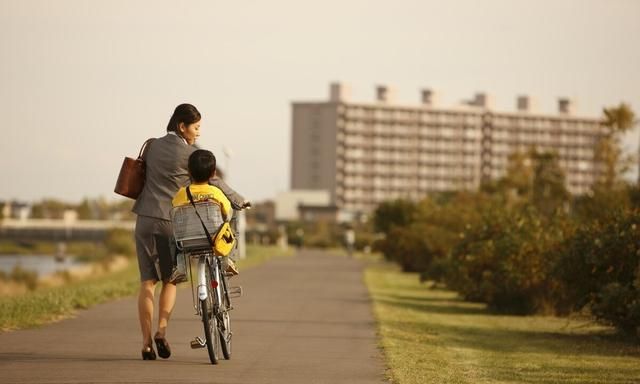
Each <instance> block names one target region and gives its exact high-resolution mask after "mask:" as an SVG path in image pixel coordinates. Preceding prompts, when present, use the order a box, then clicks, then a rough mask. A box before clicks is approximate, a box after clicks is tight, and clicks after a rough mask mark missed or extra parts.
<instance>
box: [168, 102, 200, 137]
mask: <svg viewBox="0 0 640 384" xmlns="http://www.w3.org/2000/svg"><path fill="white" fill-rule="evenodd" d="M200 119H201V116H200V112H198V109H196V107H194V106H193V105H191V104H180V105H178V106H177V107H176V110H175V111H173V115H172V116H171V119H170V120H169V124H167V132H176V133H178V125H180V123H184V124H185V125H189V124H193V123H197V122H198V121H200Z"/></svg>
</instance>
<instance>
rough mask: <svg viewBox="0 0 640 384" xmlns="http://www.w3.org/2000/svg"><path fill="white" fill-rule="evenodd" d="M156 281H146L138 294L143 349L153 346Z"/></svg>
mask: <svg viewBox="0 0 640 384" xmlns="http://www.w3.org/2000/svg"><path fill="white" fill-rule="evenodd" d="M155 285H156V280H145V281H143V282H142V283H140V292H139V293H138V318H139V320H140V330H141V331H142V347H143V348H145V347H149V346H151V324H152V322H153V293H154V292H153V291H154V289H155Z"/></svg>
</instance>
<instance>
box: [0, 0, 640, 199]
mask: <svg viewBox="0 0 640 384" xmlns="http://www.w3.org/2000/svg"><path fill="white" fill-rule="evenodd" d="M638 36H640V1H636V0H591V1H589V0H574V1H568V0H545V1H542V0H531V1H524V0H522V1H518V0H501V1H499V0H493V1H489V0H465V1H462V0H460V1H452V0H450V1H443V0H438V1H429V0H415V1H409V0H394V1H375V0H357V1H354V0H341V1H334V0H322V1H303V0H291V1H285V0H269V1H266V0H264V1H242V0H239V1H181V2H177V1H157V0H153V1H151V0H149V1H130V0H118V1H114V0H108V1H106V0H105V1H89V0H78V1H62V0H58V1H48V0H47V1H32V0H14V1H11V0H0V55H1V56H0V57H1V60H0V116H2V118H1V119H0V120H1V121H2V128H1V129H2V132H3V134H2V139H1V140H0V159H1V164H0V200H4V199H19V200H23V201H24V200H26V201H29V200H36V199H41V198H43V197H54V198H60V199H64V200H68V201H71V202H74V201H79V200H80V199H82V198H83V197H91V198H95V197H100V196H104V197H106V198H109V199H113V198H115V196H116V195H114V193H113V192H112V191H113V186H114V184H115V180H116V177H117V174H118V170H119V168H120V164H121V162H122V159H123V157H124V156H125V155H128V156H134V155H136V154H137V151H138V150H139V147H140V145H141V144H142V142H143V141H144V140H145V139H147V138H148V137H152V136H161V135H163V134H164V133H165V128H166V124H167V121H168V119H169V117H170V115H171V113H172V111H173V109H174V108H175V106H176V105H177V104H179V103H182V102H189V103H192V104H194V105H196V106H197V107H198V109H199V110H200V111H201V112H202V114H203V121H202V129H203V131H202V136H201V139H200V145H201V146H203V147H205V148H208V149H211V150H213V152H214V153H215V154H216V156H217V157H218V160H219V163H220V164H221V165H222V166H223V167H224V166H225V165H226V166H228V167H229V168H230V171H231V175H230V183H231V184H232V185H233V186H234V187H235V188H236V189H237V190H238V191H239V192H241V193H243V194H245V195H246V196H247V197H248V198H250V199H253V200H262V199H265V198H270V197H273V196H274V195H275V194H276V193H277V192H278V191H284V190H286V189H288V188H289V169H290V165H289V161H290V130H291V127H290V124H291V123H290V121H291V117H290V116H291V107H290V103H291V102H292V101H297V100H323V99H325V98H326V97H327V94H328V86H329V83H330V82H332V81H342V82H345V83H348V84H350V86H351V88H352V96H353V99H355V100H357V101H371V100H373V96H374V86H375V85H376V84H388V85H391V86H393V87H394V88H395V89H396V92H397V98H398V99H399V101H401V102H403V103H406V104H417V103H418V101H419V90H420V89H421V88H423V87H431V88H434V89H436V90H438V91H439V92H440V93H441V99H440V100H441V101H440V102H441V104H442V105H444V106H452V105H455V104H457V103H459V102H460V100H462V99H468V98H471V97H472V95H473V94H474V93H475V92H477V91H486V92H488V93H490V94H492V95H493V97H494V99H495V104H496V107H497V109H501V110H513V109H514V105H515V98H516V96H517V95H519V94H529V95H531V96H533V97H535V98H536V99H537V101H538V104H539V108H540V110H541V111H542V112H546V113H555V111H556V100H557V98H558V97H559V96H567V97H572V98H575V99H577V102H578V114H581V115H588V116H599V115H600V113H601V109H602V107H604V106H610V105H615V104H618V103H619V102H621V101H625V102H628V103H630V104H631V106H632V108H633V109H634V110H635V111H636V112H640V49H638V41H637V40H638ZM638 137H639V136H638V132H635V133H634V134H633V135H629V136H628V137H627V145H628V146H629V147H630V148H632V147H633V148H635V147H636V146H637V143H638ZM223 145H226V146H227V147H229V148H231V150H232V152H233V155H232V157H231V159H230V162H229V163H228V162H227V161H226V160H225V156H224V155H223V151H222V148H223Z"/></svg>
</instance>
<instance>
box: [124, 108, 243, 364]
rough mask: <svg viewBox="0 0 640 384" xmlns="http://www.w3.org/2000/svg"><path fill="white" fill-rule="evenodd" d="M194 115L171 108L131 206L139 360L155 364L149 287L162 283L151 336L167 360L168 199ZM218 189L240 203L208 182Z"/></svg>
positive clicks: (181, 181)
mask: <svg viewBox="0 0 640 384" xmlns="http://www.w3.org/2000/svg"><path fill="white" fill-rule="evenodd" d="M200 119H201V116H200V112H199V111H198V110H197V109H196V107H194V106H193V105H191V104H180V105H178V106H177V107H176V109H175V111H174V112H173V115H172V116H171V119H170V120H169V124H168V125H167V134H166V135H165V136H163V137H160V138H158V139H155V140H153V141H152V142H150V143H149V144H148V149H147V150H146V151H145V154H144V160H145V163H146V176H145V185H144V189H143V190H142V192H141V193H140V196H139V197H138V199H137V200H136V202H135V204H134V206H133V212H134V213H136V214H137V215H138V217H137V220H136V229H135V239H136V253H137V254H138V266H139V268H140V281H141V283H140V292H139V295H138V316H139V319H140V329H141V331H142V358H143V359H144V360H155V358H156V353H155V351H154V349H153V345H152V339H151V330H152V322H153V312H154V308H153V306H154V289H155V285H156V283H157V282H158V281H160V280H162V283H163V284H162V290H161V291H160V300H159V307H160V308H159V313H158V328H157V332H156V333H155V335H154V336H153V341H155V343H156V347H157V349H158V355H160V357H162V358H165V359H166V358H168V357H169V356H170V355H171V349H170V347H169V343H168V342H167V340H166V338H165V336H166V333H167V325H168V323H169V318H170V316H171V312H172V311H173V307H174V304H175V300H176V286H175V284H173V283H171V282H170V281H169V277H170V275H171V267H172V262H171V259H172V257H171V248H172V244H171V242H172V240H171V238H172V236H173V230H172V227H171V217H170V212H171V200H172V199H173V197H174V195H175V194H176V192H178V189H180V187H183V186H186V185H187V184H188V182H189V173H188V171H187V163H188V159H189V156H190V155H191V153H193V152H194V151H195V150H197V149H198V148H197V147H196V146H194V144H195V142H196V139H197V138H198V136H200ZM210 182H211V184H213V185H216V186H217V187H218V188H220V189H221V190H222V191H223V193H224V194H225V195H226V196H227V198H228V199H229V200H230V201H231V204H232V205H233V206H234V207H236V208H238V207H242V206H243V205H245V204H246V202H245V200H244V198H243V197H242V196H240V195H239V194H238V193H236V192H235V191H234V190H232V189H231V188H230V187H229V186H228V185H226V184H225V183H224V181H222V180H221V179H220V178H217V177H215V178H213V179H211V180H210Z"/></svg>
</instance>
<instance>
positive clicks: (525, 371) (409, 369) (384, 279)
mask: <svg viewBox="0 0 640 384" xmlns="http://www.w3.org/2000/svg"><path fill="white" fill-rule="evenodd" d="M365 280H366V283H367V285H368V287H369V290H370V292H371V296H372V298H373V301H374V312H375V316H376V318H377V321H378V330H379V334H380V337H381V341H380V344H381V347H382V349H383V351H384V354H385V357H386V361H387V364H388V367H389V376H390V379H391V381H392V382H393V383H398V384H410V383H416V384H417V383H420V384H428V383H637V382H639V381H640V346H639V345H638V344H636V343H634V342H633V341H626V340H623V339H621V338H620V337H619V336H617V335H615V334H614V333H613V331H612V330H611V329H609V328H606V327H602V326H598V325H595V324H593V323H590V322H587V321H585V320H579V319H566V318H556V317H539V316H529V317H522V316H504V315H495V314H492V313H490V312H489V311H487V309H486V308H485V306H484V305H482V304H477V303H468V302H464V301H462V300H461V299H460V298H459V297H458V296H457V295H456V293H455V292H451V291H445V290H438V289H429V288H427V286H426V285H424V284H421V283H420V282H419V279H418V276H417V274H405V273H401V272H400V271H399V270H398V269H397V268H395V267H394V266H391V265H387V264H385V265H381V264H380V263H376V264H373V265H372V266H370V267H369V268H368V269H367V271H366V275H365Z"/></svg>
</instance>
